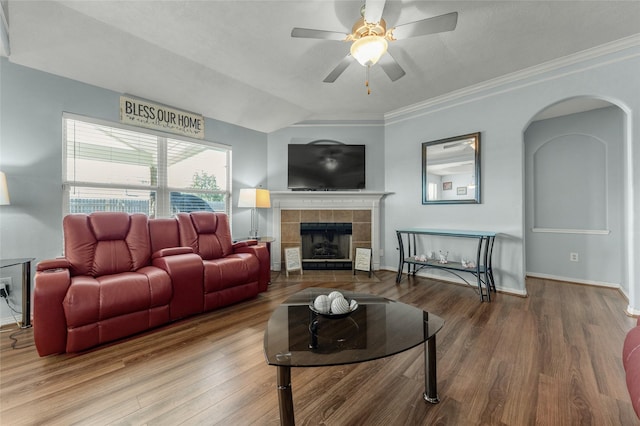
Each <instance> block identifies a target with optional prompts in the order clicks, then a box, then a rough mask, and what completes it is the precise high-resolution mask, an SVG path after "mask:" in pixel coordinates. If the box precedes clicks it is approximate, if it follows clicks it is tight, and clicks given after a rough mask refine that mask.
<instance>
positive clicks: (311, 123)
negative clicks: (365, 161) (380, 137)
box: [289, 120, 385, 127]
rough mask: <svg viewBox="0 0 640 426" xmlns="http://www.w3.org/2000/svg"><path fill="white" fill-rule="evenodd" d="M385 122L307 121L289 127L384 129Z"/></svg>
mask: <svg viewBox="0 0 640 426" xmlns="http://www.w3.org/2000/svg"><path fill="white" fill-rule="evenodd" d="M384 125H385V123H384V120H335V121H334V120H307V121H300V122H298V123H295V124H292V125H291V126H289V127H376V126H379V127H383V126H384Z"/></svg>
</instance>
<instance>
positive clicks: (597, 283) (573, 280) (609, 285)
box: [527, 272, 621, 289]
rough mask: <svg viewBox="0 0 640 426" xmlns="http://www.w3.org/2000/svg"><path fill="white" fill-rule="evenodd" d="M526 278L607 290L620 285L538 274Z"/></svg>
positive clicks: (618, 287) (529, 274)
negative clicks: (605, 288) (564, 282)
mask: <svg viewBox="0 0 640 426" xmlns="http://www.w3.org/2000/svg"><path fill="white" fill-rule="evenodd" d="M527 277H532V278H542V279H545V280H554V281H566V282H569V283H576V284H586V285H593V286H597V287H608V288H616V289H620V288H621V287H620V284H618V283H608V282H606V281H594V280H583V279H580V278H572V277H562V276H558V275H551V274H539V273H537V272H527Z"/></svg>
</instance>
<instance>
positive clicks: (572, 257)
mask: <svg viewBox="0 0 640 426" xmlns="http://www.w3.org/2000/svg"><path fill="white" fill-rule="evenodd" d="M569 260H570V261H572V262H578V261H579V257H578V253H569Z"/></svg>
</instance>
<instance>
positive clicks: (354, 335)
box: [264, 288, 444, 425]
mask: <svg viewBox="0 0 640 426" xmlns="http://www.w3.org/2000/svg"><path fill="white" fill-rule="evenodd" d="M333 290H335V289H331V288H307V289H305V290H302V291H300V292H298V293H296V294H294V295H292V296H291V297H289V298H288V299H287V300H285V301H284V302H283V303H282V304H281V305H280V306H278V307H277V308H276V309H275V310H274V312H273V313H272V315H271V318H270V319H269V322H268V323H267V328H266V330H265V333H264V354H265V358H266V361H267V364H269V365H273V366H276V367H277V368H278V370H277V389H278V399H279V404H280V421H281V424H283V425H293V424H295V422H294V415H293V396H292V391H291V367H322V366H330V365H343V364H351V363H358V362H364V361H371V360H374V359H378V358H383V357H387V356H391V355H394V354H398V353H400V352H403V351H406V350H408V349H411V348H413V347H416V346H418V345H420V344H421V343H424V346H425V347H424V357H425V393H424V394H423V398H424V399H425V400H426V401H428V402H431V403H437V402H438V395H437V383H436V340H435V335H436V333H437V332H438V331H439V330H440V329H441V328H442V326H443V325H444V320H443V319H442V318H440V317H438V316H436V315H433V314H430V313H428V312H425V311H423V310H422V309H419V308H416V307H414V306H410V305H407V304H405V303H401V302H397V301H394V300H390V299H386V298H384V297H381V296H375V295H372V294H366V293H355V292H350V291H342V290H340V292H341V293H342V294H343V295H344V296H345V297H346V298H347V299H355V300H356V301H357V302H358V308H357V309H356V310H355V311H354V312H352V313H351V314H350V315H349V316H347V317H344V318H339V319H332V318H326V317H324V316H321V315H318V314H316V313H314V312H313V311H312V310H311V309H309V305H310V304H311V303H313V301H314V300H315V298H316V297H317V296H318V295H320V294H329V293H331V292H332V291H333Z"/></svg>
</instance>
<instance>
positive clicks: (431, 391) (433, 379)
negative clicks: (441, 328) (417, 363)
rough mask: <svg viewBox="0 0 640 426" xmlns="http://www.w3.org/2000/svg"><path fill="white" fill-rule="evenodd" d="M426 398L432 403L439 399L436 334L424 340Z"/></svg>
mask: <svg viewBox="0 0 640 426" xmlns="http://www.w3.org/2000/svg"><path fill="white" fill-rule="evenodd" d="M422 396H423V398H424V400H425V401H427V402H430V403H432V404H437V403H438V402H440V400H439V399H438V383H437V374H436V336H432V337H431V338H430V339H429V340H427V341H426V342H424V394H423V395H422Z"/></svg>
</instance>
